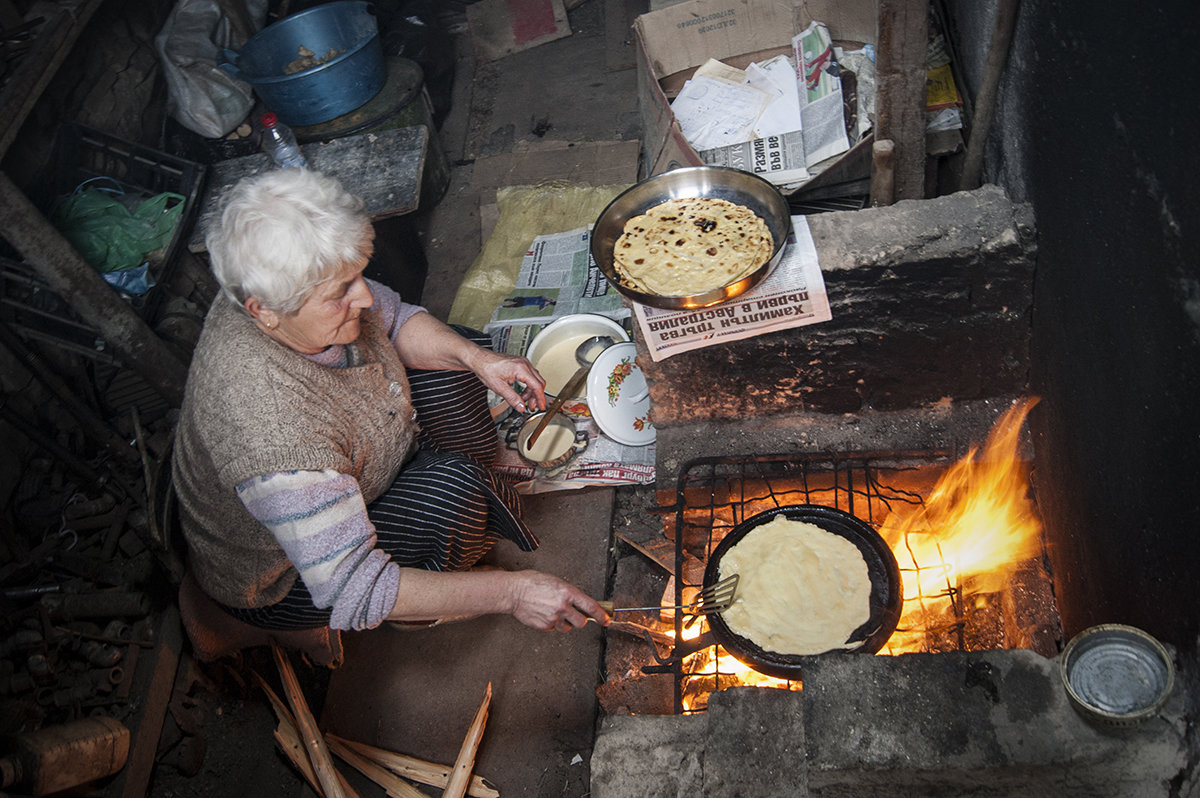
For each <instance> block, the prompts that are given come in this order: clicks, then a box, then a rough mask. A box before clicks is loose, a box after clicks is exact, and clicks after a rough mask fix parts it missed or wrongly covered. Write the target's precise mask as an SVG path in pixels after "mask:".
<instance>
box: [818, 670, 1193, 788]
mask: <svg viewBox="0 0 1200 798" xmlns="http://www.w3.org/2000/svg"><path fill="white" fill-rule="evenodd" d="M802 695H803V696H804V724H805V735H806V739H807V741H808V747H807V754H808V757H807V758H808V768H809V769H808V783H809V787H810V789H811V791H812V792H813V793H814V794H818V795H821V796H822V798H831V797H833V796H861V795H884V794H886V795H889V796H914V797H915V796H922V798H936V797H937V796H961V795H966V794H970V795H972V796H1011V795H1018V794H1031V795H1055V796H1058V797H1059V798H1067V797H1068V796H1080V797H1081V798H1082V797H1083V796H1087V798H1101V797H1102V796H1112V797H1113V798H1116V796H1131V795H1138V796H1154V795H1162V796H1167V795H1170V794H1171V792H1170V785H1171V783H1172V780H1174V779H1178V778H1179V776H1180V774H1182V773H1184V772H1185V771H1186V769H1187V756H1188V754H1187V741H1186V729H1187V726H1188V723H1187V721H1186V719H1185V714H1186V713H1185V706H1184V705H1185V701H1184V696H1183V695H1182V691H1179V690H1177V691H1176V692H1175V694H1174V695H1173V696H1172V699H1171V700H1170V701H1169V702H1168V704H1167V706H1166V707H1165V708H1164V710H1163V712H1162V713H1161V714H1160V715H1159V716H1156V717H1154V718H1151V719H1149V720H1147V721H1146V722H1145V723H1143V724H1142V725H1139V726H1136V727H1132V728H1116V727H1106V726H1101V725H1097V724H1095V723H1093V722H1089V721H1086V720H1084V719H1083V718H1082V717H1081V716H1080V715H1079V714H1078V713H1077V712H1076V711H1075V710H1074V708H1073V707H1072V705H1071V704H1070V701H1069V700H1068V698H1067V694H1066V691H1065V689H1064V688H1063V685H1062V681H1061V678H1060V677H1059V673H1058V662H1057V660H1052V659H1046V658H1045V657H1042V656H1040V655H1038V654H1035V653H1033V652H1031V651H1018V650H1013V651H991V652H981V653H943V654H905V655H902V656H898V657H863V656H824V657H814V658H812V662H811V664H806V666H805V669H804V691H803V693H802Z"/></svg>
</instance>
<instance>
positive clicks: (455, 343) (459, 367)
mask: <svg viewBox="0 0 1200 798" xmlns="http://www.w3.org/2000/svg"><path fill="white" fill-rule="evenodd" d="M392 340H393V342H394V344H395V347H396V351H397V352H399V353H400V358H401V360H403V361H404V365H406V366H408V367H409V368H416V369H440V370H445V371H472V372H474V373H475V375H476V376H477V377H479V379H480V381H481V382H482V383H483V384H484V385H486V386H487V387H488V388H490V389H492V390H493V391H494V392H496V394H498V395H499V396H500V397H502V398H503V399H504V400H505V401H506V402H508V403H509V404H510V405H511V406H513V407H515V408H516V409H517V410H518V411H520V412H522V413H523V412H525V411H526V410H542V409H545V407H546V381H545V380H544V379H542V375H541V374H538V372H537V370H536V369H535V368H534V367H533V365H532V364H531V363H530V362H529V361H528V360H526V359H525V358H523V357H513V356H512V355H506V354H500V353H498V352H493V351H491V350H490V349H484V348H483V347H481V346H478V345H476V344H474V343H472V342H471V341H468V340H467V339H466V338H463V337H462V336H461V335H459V334H458V333H457V332H455V331H454V330H453V329H452V328H451V327H449V326H447V325H446V324H443V323H442V322H440V321H438V320H437V319H435V318H434V317H433V316H432V315H431V314H429V313H418V314H416V315H415V316H412V317H411V318H410V319H408V321H406V322H404V325H403V326H402V327H400V329H399V331H398V332H397V333H396V335H395V336H394V337H393V339H392ZM516 382H520V383H521V384H522V385H524V386H526V391H525V394H524V395H522V394H518V393H517V392H516V390H515V389H514V388H513V383H516Z"/></svg>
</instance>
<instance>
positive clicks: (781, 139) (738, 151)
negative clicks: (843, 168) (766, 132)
mask: <svg viewBox="0 0 1200 798" xmlns="http://www.w3.org/2000/svg"><path fill="white" fill-rule="evenodd" d="M698 154H699V156H700V157H701V158H702V159H704V162H705V163H706V164H709V165H710V166H732V167H733V168H734V169H741V170H742V171H744V172H753V173H754V174H756V175H758V176H759V177H762V178H765V179H766V180H769V181H770V182H772V183H774V184H775V185H779V186H782V185H787V184H789V183H799V182H801V181H803V180H807V179H808V178H809V177H810V176H811V175H810V174H809V171H808V169H807V168H805V167H806V163H805V162H806V159H805V156H804V134H803V133H802V132H800V131H799V130H797V131H793V132H791V133H783V134H781V135H778V136H767V137H765V138H761V139H754V140H753V141H745V142H742V143H741V144H731V145H729V146H728V147H718V148H716V149H713V150H700V151H699V153H698Z"/></svg>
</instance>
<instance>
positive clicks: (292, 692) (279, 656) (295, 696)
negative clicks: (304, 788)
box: [271, 643, 346, 798]
mask: <svg viewBox="0 0 1200 798" xmlns="http://www.w3.org/2000/svg"><path fill="white" fill-rule="evenodd" d="M271 653H272V654H274V655H275V665H276V667H278V668H279V678H280V679H281V680H282V681H283V691H284V693H285V694H286V695H287V700H288V704H290V705H291V707H292V714H293V716H294V717H295V719H296V728H297V730H298V731H299V732H300V736H301V738H302V739H303V741H304V747H305V748H306V749H307V750H308V758H309V761H311V762H312V766H313V770H315V771H316V773H317V781H319V782H320V783H321V787H322V791H323V792H324V793H325V798H345V796H346V793H345V791H344V790H343V789H342V785H341V783H340V781H339V779H338V775H337V773H338V771H337V768H336V767H334V765H333V758H332V757H331V756H330V755H329V749H328V748H326V747H325V738H324V737H322V736H321V732H320V730H319V729H318V728H317V721H316V719H315V718H314V717H313V716H312V712H311V711H310V710H309V708H308V703H307V702H306V701H305V700H304V692H303V691H302V690H301V689H300V682H299V681H298V680H297V679H296V672H295V671H294V670H292V663H291V662H289V661H288V658H287V654H286V653H285V652H284V650H283V649H282V648H280V647H279V644H278V643H272V644H271Z"/></svg>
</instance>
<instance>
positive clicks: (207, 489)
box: [172, 284, 418, 607]
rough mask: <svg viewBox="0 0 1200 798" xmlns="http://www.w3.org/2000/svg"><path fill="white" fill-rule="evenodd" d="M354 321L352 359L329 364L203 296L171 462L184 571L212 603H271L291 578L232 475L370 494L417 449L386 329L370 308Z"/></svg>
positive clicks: (405, 389) (370, 497) (404, 381)
mask: <svg viewBox="0 0 1200 798" xmlns="http://www.w3.org/2000/svg"><path fill="white" fill-rule="evenodd" d="M377 285H378V284H373V285H372V286H371V288H372V290H373V291H375V290H377ZM378 288H379V289H382V286H378ZM361 319H362V320H361V331H362V332H361V334H360V336H359V340H358V341H357V342H356V344H355V345H354V349H355V350H356V351H357V352H358V355H359V358H358V359H359V361H360V364H359V365H354V366H348V367H346V368H329V367H326V366H323V365H321V364H320V363H314V362H312V361H311V360H309V359H307V358H305V357H304V356H303V355H300V354H298V353H296V352H294V351H292V350H291V349H289V348H287V347H285V346H283V345H281V344H278V343H276V342H275V341H273V340H271V339H270V338H268V337H267V336H265V335H263V334H262V333H261V332H260V331H259V330H258V329H256V328H255V326H254V323H253V320H252V319H250V317H249V316H248V315H246V314H245V313H244V312H243V311H242V310H241V309H240V308H238V307H237V306H235V305H234V304H233V303H232V302H231V301H230V300H228V299H226V298H224V297H223V296H219V297H218V298H217V299H216V300H214V302H213V306H212V308H211V310H210V311H209V314H208V317H207V319H206V320H205V326H204V331H203V332H202V333H201V336H200V340H199V342H198V344H197V346H196V350H195V354H194V355H193V359H192V365H191V368H190V370H189V373H188V383H187V388H186V390H185V395H184V401H183V407H182V408H181V411H180V419H179V423H178V426H177V429H176V442H175V452H174V460H173V464H172V466H173V472H174V482H175V490H176V493H177V494H178V497H179V509H180V521H181V526H182V530H183V534H184V537H185V539H186V540H187V543H188V549H189V556H190V567H191V569H192V571H193V573H194V574H195V576H196V580H197V582H198V583H199V584H200V586H201V588H203V589H204V591H205V592H206V593H208V595H210V596H212V597H213V598H214V599H216V600H217V601H219V602H221V603H222V604H225V605H227V606H230V607H261V606H266V605H269V604H274V603H275V602H277V601H279V600H280V599H281V598H282V597H283V596H284V595H286V594H287V593H288V591H289V590H291V588H292V585H293V583H294V582H295V581H296V576H297V575H296V570H295V569H294V568H293V567H292V564H291V562H290V561H289V560H288V558H287V556H286V554H285V552H284V551H283V549H282V548H281V547H280V546H279V543H278V542H277V541H276V540H275V538H274V536H273V535H272V534H271V532H270V530H268V529H267V528H266V527H264V526H263V525H262V524H261V523H259V522H258V521H257V520H256V519H255V518H254V517H253V516H251V515H250V513H249V512H248V511H247V510H246V508H245V506H244V505H243V504H242V502H241V500H240V499H238V497H237V492H236V486H237V485H238V484H239V483H241V482H243V481H244V480H246V479H249V478H250V477H254V476H259V475H262V474H269V473H273V472H277V471H288V470H310V471H319V470H322V469H332V470H335V471H338V472H340V473H343V474H347V475H349V476H350V477H352V478H353V479H354V480H355V481H356V482H357V484H358V487H359V490H360V491H361V492H362V495H363V498H364V500H365V501H366V502H371V501H374V500H375V499H376V498H378V497H379V496H380V495H382V494H383V492H384V491H385V490H387V489H388V488H389V487H390V486H391V484H392V482H393V481H394V480H395V477H396V474H397V473H398V472H399V470H400V466H401V464H402V463H403V462H404V461H406V460H407V459H409V458H410V457H411V456H412V454H413V453H414V452H415V450H416V445H417V444H416V439H417V433H418V426H417V423H416V421H415V420H414V418H413V407H412V402H411V399H410V393H409V385H408V378H407V376H406V373H405V368H404V364H403V363H402V362H401V361H400V356H399V354H398V353H397V351H396V349H395V347H394V346H393V345H392V341H391V333H392V332H393V331H392V330H390V329H388V325H387V324H386V321H387V320H385V319H383V318H382V314H381V312H380V310H379V309H378V308H377V307H372V308H371V309H370V310H368V311H366V312H364V313H363V314H362V317H361Z"/></svg>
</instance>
